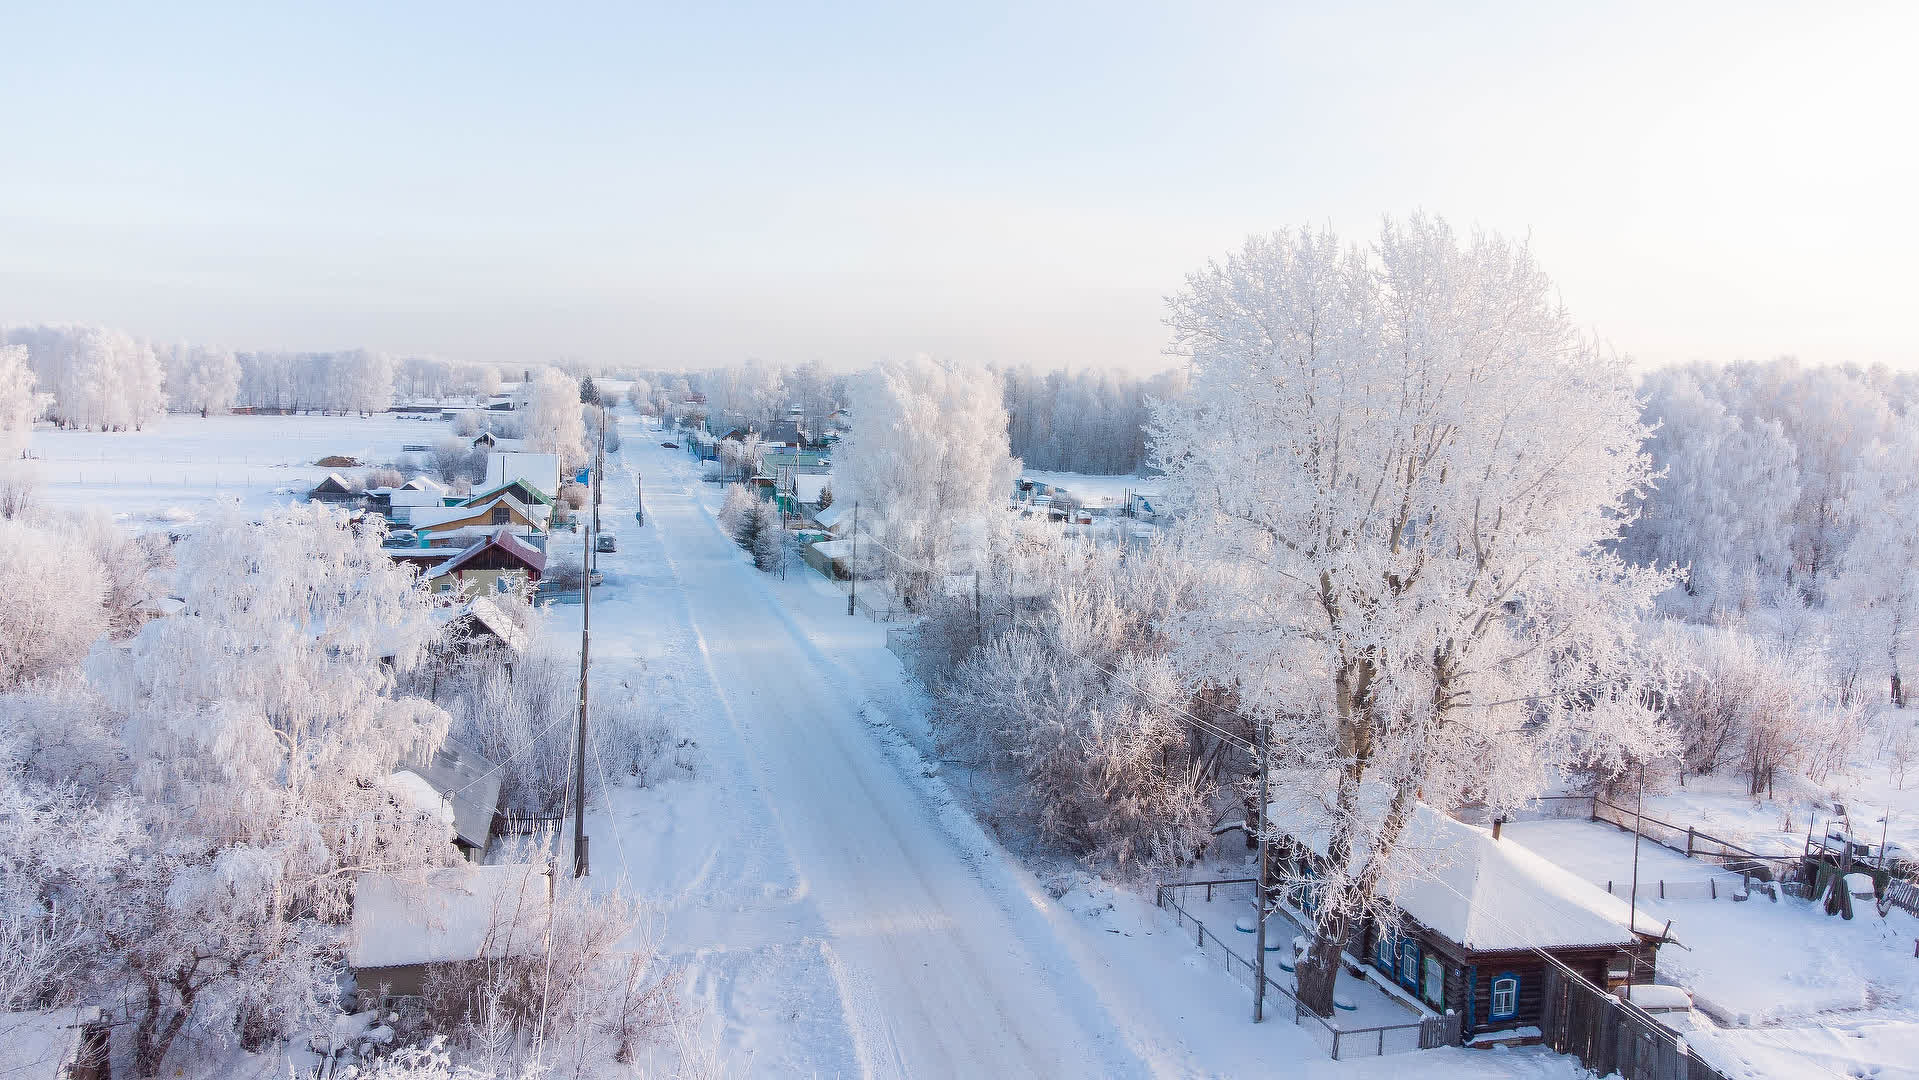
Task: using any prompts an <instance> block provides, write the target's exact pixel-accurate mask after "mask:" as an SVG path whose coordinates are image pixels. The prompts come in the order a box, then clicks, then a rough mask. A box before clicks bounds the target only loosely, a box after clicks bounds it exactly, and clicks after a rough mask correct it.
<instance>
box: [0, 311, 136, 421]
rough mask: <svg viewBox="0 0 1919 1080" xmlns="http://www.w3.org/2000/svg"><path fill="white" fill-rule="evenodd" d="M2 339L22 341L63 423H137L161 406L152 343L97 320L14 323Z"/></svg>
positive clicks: (51, 408)
mask: <svg viewBox="0 0 1919 1080" xmlns="http://www.w3.org/2000/svg"><path fill="white" fill-rule="evenodd" d="M5 340H6V343H8V344H13V345H24V346H26V349H27V354H28V357H29V359H30V360H31V362H32V364H33V367H34V370H35V372H36V374H37V376H38V382H39V384H40V385H41V386H43V387H45V388H47V389H49V390H51V391H52V394H53V401H52V404H51V405H50V406H49V410H48V411H49V414H50V415H51V416H52V417H53V419H54V420H56V421H58V422H59V423H60V424H61V425H63V426H65V427H73V428H86V429H97V430H101V431H123V430H128V429H138V428H140V427H142V426H144V425H145V424H146V422H147V421H148V420H150V419H152V418H153V417H154V416H156V415H158V414H159V413H160V412H161V411H162V410H164V409H165V407H166V399H165V397H164V394H163V377H164V376H163V372H162V370H161V366H160V359H159V357H158V356H157V355H156V354H155V353H154V351H153V348H152V346H150V345H148V344H147V343H145V342H143V341H136V340H135V339H134V338H132V337H131V336H129V335H127V334H124V333H121V332H120V331H118V330H109V329H106V328H104V327H98V326H34V327H15V328H12V329H10V330H8V331H7V332H6V335H5Z"/></svg>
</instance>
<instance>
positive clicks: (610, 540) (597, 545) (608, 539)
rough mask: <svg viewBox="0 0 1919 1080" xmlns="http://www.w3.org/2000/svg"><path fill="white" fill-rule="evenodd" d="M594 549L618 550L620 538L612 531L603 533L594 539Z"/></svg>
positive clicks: (600, 550) (602, 550)
mask: <svg viewBox="0 0 1919 1080" xmlns="http://www.w3.org/2000/svg"><path fill="white" fill-rule="evenodd" d="M593 550H594V551H599V552H609V551H618V550H620V538H619V537H617V536H615V535H613V534H612V533H601V534H600V535H599V538H598V539H596V540H594V541H593Z"/></svg>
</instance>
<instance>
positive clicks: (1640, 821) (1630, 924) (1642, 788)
mask: <svg viewBox="0 0 1919 1080" xmlns="http://www.w3.org/2000/svg"><path fill="white" fill-rule="evenodd" d="M1645 817H1646V764H1645V762H1643V761H1642V762H1640V763H1639V806H1638V808H1637V809H1635V810H1634V811H1633V812H1632V898H1631V899H1629V900H1627V901H1626V931H1627V933H1638V932H1639V929H1638V923H1637V922H1635V921H1634V920H1636V919H1637V918H1638V917H1639V834H1640V833H1642V832H1644V831H1645Z"/></svg>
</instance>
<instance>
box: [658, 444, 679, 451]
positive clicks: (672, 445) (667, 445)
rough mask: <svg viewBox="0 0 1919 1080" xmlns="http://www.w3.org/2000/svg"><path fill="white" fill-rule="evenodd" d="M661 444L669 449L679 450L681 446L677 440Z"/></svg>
mask: <svg viewBox="0 0 1919 1080" xmlns="http://www.w3.org/2000/svg"><path fill="white" fill-rule="evenodd" d="M660 445H661V446H664V447H666V448H667V449H668V450H678V449H679V448H680V444H679V443H676V442H663V443H661V444H660Z"/></svg>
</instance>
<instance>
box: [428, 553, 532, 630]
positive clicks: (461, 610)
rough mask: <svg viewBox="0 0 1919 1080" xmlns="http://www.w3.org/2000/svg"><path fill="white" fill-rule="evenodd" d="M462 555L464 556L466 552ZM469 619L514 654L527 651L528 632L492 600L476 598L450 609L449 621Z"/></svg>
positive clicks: (481, 597)
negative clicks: (483, 628)
mask: <svg viewBox="0 0 1919 1080" xmlns="http://www.w3.org/2000/svg"><path fill="white" fill-rule="evenodd" d="M462 554H464V552H463V553H462ZM467 618H470V619H472V620H473V621H474V622H475V623H478V624H479V625H481V626H483V627H485V628H486V629H487V630H488V631H490V632H491V633H492V634H493V636H494V637H497V638H499V639H500V641H501V642H503V643H504V644H505V645H506V647H507V648H509V649H512V650H513V651H514V652H517V653H523V652H525V651H526V647H527V636H526V631H525V630H523V629H521V627H520V625H519V624H518V623H515V622H514V621H513V620H512V619H509V618H507V615H506V612H504V611H501V610H500V606H499V605H498V604H495V603H494V602H493V601H492V600H489V599H488V598H486V597H484V596H476V597H474V598H473V599H471V600H469V601H467V602H466V603H464V604H462V605H460V606H459V607H457V608H453V609H450V613H449V614H448V616H447V621H448V622H454V621H457V620H460V619H467Z"/></svg>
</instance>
